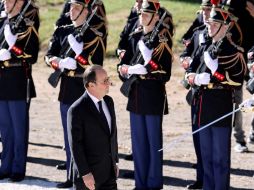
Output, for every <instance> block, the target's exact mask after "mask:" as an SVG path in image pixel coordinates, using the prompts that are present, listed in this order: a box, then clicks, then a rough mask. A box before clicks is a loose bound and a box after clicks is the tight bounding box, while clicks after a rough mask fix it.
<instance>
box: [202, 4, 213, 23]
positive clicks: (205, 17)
mask: <svg viewBox="0 0 254 190" xmlns="http://www.w3.org/2000/svg"><path fill="white" fill-rule="evenodd" d="M210 12H211V8H210V7H202V14H203V22H204V23H206V22H207V21H208V19H209V17H210Z"/></svg>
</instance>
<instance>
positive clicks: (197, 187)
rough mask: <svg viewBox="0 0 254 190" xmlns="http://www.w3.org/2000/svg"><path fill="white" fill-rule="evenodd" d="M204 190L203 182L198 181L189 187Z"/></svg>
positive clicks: (188, 186)
mask: <svg viewBox="0 0 254 190" xmlns="http://www.w3.org/2000/svg"><path fill="white" fill-rule="evenodd" d="M202 188H203V182H201V181H196V182H195V183H192V184H190V185H187V189H202Z"/></svg>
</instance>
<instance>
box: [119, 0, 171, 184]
mask: <svg viewBox="0 0 254 190" xmlns="http://www.w3.org/2000/svg"><path fill="white" fill-rule="evenodd" d="M160 10H162V11H161V12H160ZM163 15H164V16H165V15H166V16H165V17H164V16H163ZM160 16H161V18H159V17H160ZM139 21H140V25H141V27H139V29H138V30H135V32H134V33H133V34H132V36H131V39H130V40H131V42H132V45H131V47H132V48H133V49H131V48H129V49H127V50H126V52H125V54H124V56H123V58H122V59H121V62H120V64H119V65H118V72H119V75H120V78H121V79H123V80H126V77H128V78H129V79H130V80H129V79H128V80H126V82H125V84H126V83H127V84H128V82H130V81H132V82H133V83H132V85H131V90H130V92H129V95H128V104H127V110H128V111H130V125H131V140H132V151H133V160H134V168H135V169H134V176H135V186H136V188H137V189H161V188H162V187H163V178H162V152H158V150H159V149H160V148H161V147H162V118H163V114H166V113H167V112H168V108H167V98H166V97H167V95H166V90H165V83H166V82H167V81H169V79H170V75H171V65H172V57H173V55H172V35H173V30H174V28H173V24H172V17H171V15H170V13H168V12H166V11H165V9H160V3H159V1H157V0H144V1H143V3H142V6H141V14H140V17H139ZM158 21H159V22H158ZM157 22H158V23H157ZM156 23H157V24H156ZM156 29H158V31H159V32H157V30H156ZM134 44H136V46H135V45H134ZM130 76H131V77H130ZM132 79H134V80H132Z"/></svg>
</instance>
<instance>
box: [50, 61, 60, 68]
mask: <svg viewBox="0 0 254 190" xmlns="http://www.w3.org/2000/svg"><path fill="white" fill-rule="evenodd" d="M51 66H52V68H53V69H58V68H59V64H58V63H57V62H56V61H52V62H51Z"/></svg>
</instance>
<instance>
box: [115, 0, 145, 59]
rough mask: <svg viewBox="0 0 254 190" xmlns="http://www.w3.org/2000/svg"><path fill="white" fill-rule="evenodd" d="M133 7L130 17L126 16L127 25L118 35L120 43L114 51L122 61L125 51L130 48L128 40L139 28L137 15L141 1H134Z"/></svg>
mask: <svg viewBox="0 0 254 190" xmlns="http://www.w3.org/2000/svg"><path fill="white" fill-rule="evenodd" d="M135 2H136V3H135V5H134V6H133V8H132V9H131V12H130V15H129V16H128V19H127V23H126V25H125V26H124V29H123V31H122V32H121V34H120V41H119V43H118V47H117V49H116V56H117V57H118V58H119V59H122V58H123V56H124V53H125V52H126V50H127V49H128V48H129V46H131V44H130V43H129V40H130V38H131V34H132V32H134V31H135V29H137V28H138V26H139V14H140V8H141V4H142V2H143V0H136V1H135Z"/></svg>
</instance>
